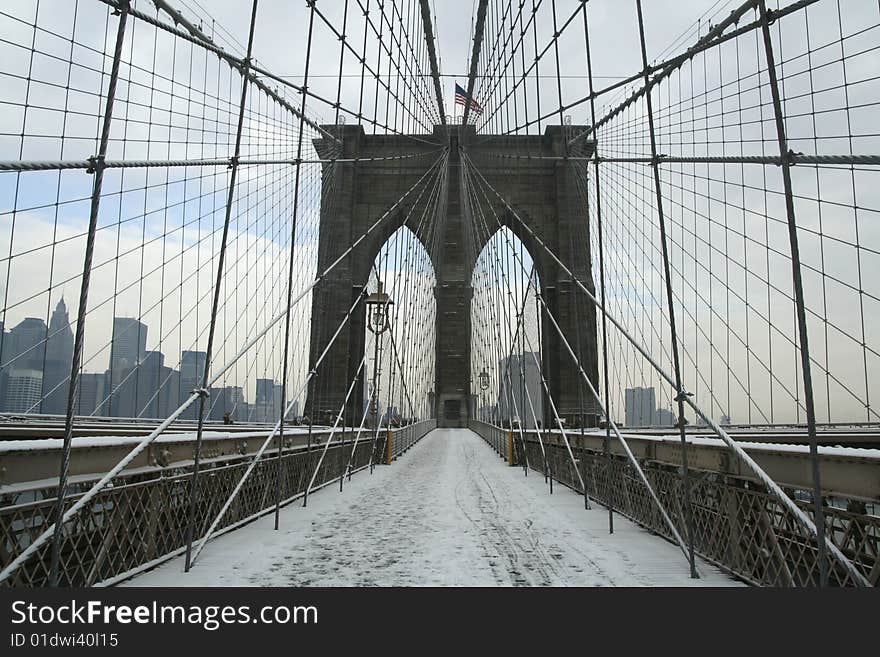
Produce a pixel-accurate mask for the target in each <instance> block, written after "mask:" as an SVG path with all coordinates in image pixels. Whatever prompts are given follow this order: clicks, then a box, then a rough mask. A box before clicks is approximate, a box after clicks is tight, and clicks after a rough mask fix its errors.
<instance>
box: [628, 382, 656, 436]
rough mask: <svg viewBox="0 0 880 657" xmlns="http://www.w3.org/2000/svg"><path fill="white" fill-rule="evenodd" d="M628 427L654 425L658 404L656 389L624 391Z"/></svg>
mask: <svg viewBox="0 0 880 657" xmlns="http://www.w3.org/2000/svg"><path fill="white" fill-rule="evenodd" d="M624 409H625V416H626V426H627V427H649V426H651V425H652V424H654V420H655V411H656V409H657V402H656V399H655V395H654V388H627V389H626V390H625V391H624Z"/></svg>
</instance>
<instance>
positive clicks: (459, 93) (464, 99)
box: [455, 83, 483, 114]
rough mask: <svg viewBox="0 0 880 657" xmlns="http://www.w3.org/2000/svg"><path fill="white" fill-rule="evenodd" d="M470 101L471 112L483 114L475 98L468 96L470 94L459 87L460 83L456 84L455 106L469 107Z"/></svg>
mask: <svg viewBox="0 0 880 657" xmlns="http://www.w3.org/2000/svg"><path fill="white" fill-rule="evenodd" d="M468 101H470V108H471V112H474V113H475V114H482V113H483V108H482V107H480V104H479V103H478V102H477V101H475V100H474V99H473V98H471V97H470V96H468V92H467V91H465V90H464V89H462V88H461V87H460V86H458V83H456V84H455V104H456V105H467V104H468Z"/></svg>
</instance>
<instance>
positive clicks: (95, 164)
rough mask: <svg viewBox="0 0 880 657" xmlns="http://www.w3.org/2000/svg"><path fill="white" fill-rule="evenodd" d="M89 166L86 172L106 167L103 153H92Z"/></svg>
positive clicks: (93, 171)
mask: <svg viewBox="0 0 880 657" xmlns="http://www.w3.org/2000/svg"><path fill="white" fill-rule="evenodd" d="M88 162H89V166H88V168H87V169H86V173H95V172H96V171H97V170H98V169H103V168H104V156H103V155H92V156H91V157H89V160H88Z"/></svg>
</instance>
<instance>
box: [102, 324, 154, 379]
mask: <svg viewBox="0 0 880 657" xmlns="http://www.w3.org/2000/svg"><path fill="white" fill-rule="evenodd" d="M146 351H147V325H146V324H142V323H141V322H139V321H138V320H136V319H134V318H133V317H114V318H113V344H112V345H111V347H110V369H116V368H117V367H118V368H120V369H124V368H132V367H135V366H136V365H137V364H138V363H139V362H140V361H141V359H142V358H143V357H144V353H145V352H146Z"/></svg>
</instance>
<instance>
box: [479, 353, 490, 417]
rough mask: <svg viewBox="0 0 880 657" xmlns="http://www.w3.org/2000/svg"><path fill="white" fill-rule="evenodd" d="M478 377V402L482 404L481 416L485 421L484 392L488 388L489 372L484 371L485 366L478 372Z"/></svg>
mask: <svg viewBox="0 0 880 657" xmlns="http://www.w3.org/2000/svg"><path fill="white" fill-rule="evenodd" d="M479 379H480V404H481V405H482V407H483V408H482V409H481V410H482V416H483V422H485V421H486V396H485V394H484V393H485V392H486V390H488V389H489V373H488V372H487V371H486V368H485V367H484V368H483V371H482V372H480V374H479Z"/></svg>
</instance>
